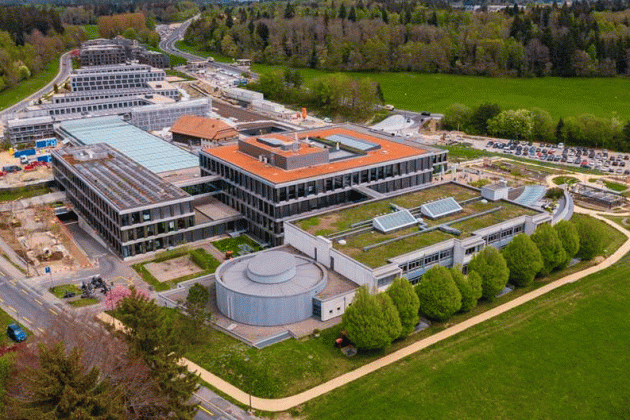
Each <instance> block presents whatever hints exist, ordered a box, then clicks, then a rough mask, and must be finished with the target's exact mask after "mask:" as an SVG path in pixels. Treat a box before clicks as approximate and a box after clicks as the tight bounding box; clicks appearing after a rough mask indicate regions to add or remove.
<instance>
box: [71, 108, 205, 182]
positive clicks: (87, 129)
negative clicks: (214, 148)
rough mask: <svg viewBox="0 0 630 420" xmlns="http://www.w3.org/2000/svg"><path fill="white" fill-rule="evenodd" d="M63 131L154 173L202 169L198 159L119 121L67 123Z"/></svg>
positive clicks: (76, 121)
mask: <svg viewBox="0 0 630 420" xmlns="http://www.w3.org/2000/svg"><path fill="white" fill-rule="evenodd" d="M60 126H61V128H62V129H63V131H65V132H66V133H68V134H69V135H70V136H72V137H73V138H74V139H75V140H76V141H77V142H79V143H81V144H84V145H92V144H98V143H106V144H109V145H110V146H112V147H113V148H114V149H116V150H118V151H119V152H121V153H123V154H125V155H126V156H128V157H129V158H131V159H132V160H134V161H135V162H137V163H139V164H140V165H142V166H144V167H146V168H147V169H149V170H150V171H152V172H154V173H160V172H168V171H176V170H180V169H185V168H192V167H198V166H199V158H198V157H197V156H195V155H193V154H191V153H188V152H186V151H185V150H182V149H180V148H179V147H177V146H174V145H172V144H170V143H168V142H166V141H164V140H162V139H160V138H158V137H155V136H153V135H151V134H149V133H147V132H146V131H143V130H141V129H139V128H137V127H135V126H133V125H131V124H129V123H126V122H124V121H123V120H122V119H121V118H120V117H111V116H110V117H100V118H89V119H82V120H73V121H64V122H62V123H61V124H60Z"/></svg>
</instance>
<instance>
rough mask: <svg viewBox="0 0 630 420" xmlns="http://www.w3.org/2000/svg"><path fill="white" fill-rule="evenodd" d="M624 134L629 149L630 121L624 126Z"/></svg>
mask: <svg viewBox="0 0 630 420" xmlns="http://www.w3.org/2000/svg"><path fill="white" fill-rule="evenodd" d="M622 134H623V141H624V142H626V147H628V145H630V121H628V122H627V123H626V124H625V125H624V126H623V131H622Z"/></svg>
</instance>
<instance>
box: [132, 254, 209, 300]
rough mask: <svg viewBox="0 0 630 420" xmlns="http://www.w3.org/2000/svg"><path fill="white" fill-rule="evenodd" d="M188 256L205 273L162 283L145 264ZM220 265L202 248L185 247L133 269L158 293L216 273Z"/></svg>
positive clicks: (138, 264)
mask: <svg viewBox="0 0 630 420" xmlns="http://www.w3.org/2000/svg"><path fill="white" fill-rule="evenodd" d="M186 254H188V255H190V258H191V259H192V261H193V262H194V263H195V264H196V265H197V266H199V267H200V268H202V269H203V271H201V272H199V273H195V274H191V275H188V276H183V277H178V278H175V279H171V280H168V281H163V282H161V281H159V280H158V279H156V278H155V276H153V274H151V272H149V270H147V268H146V267H145V264H148V263H152V262H163V261H166V260H170V259H173V258H179V257H182V256H184V255H186ZM220 264H221V263H220V262H219V261H218V260H217V259H216V258H214V257H213V256H212V255H210V254H208V253H207V252H206V251H205V250H204V249H202V248H197V249H189V248H185V247H184V248H178V249H174V250H171V251H165V252H163V253H161V254H160V255H158V256H157V257H156V258H154V259H153V260H151V261H146V262H142V263H137V264H134V265H133V266H132V268H133V269H134V270H136V272H137V273H138V274H140V276H142V279H143V280H144V281H146V282H147V283H149V284H150V285H152V286H153V287H154V288H155V290H157V291H158V292H161V291H164V290H168V289H172V288H173V287H175V286H176V285H177V283H180V282H182V281H186V280H191V279H194V278H197V277H201V276H205V275H207V274H211V273H214V271H215V270H216V269H217V267H218V266H219V265H220Z"/></svg>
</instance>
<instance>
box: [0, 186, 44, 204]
mask: <svg viewBox="0 0 630 420" xmlns="http://www.w3.org/2000/svg"><path fill="white" fill-rule="evenodd" d="M51 191H52V190H51V189H50V188H48V187H37V188H20V189H18V190H17V191H14V192H5V191H3V192H0V202H2V201H13V200H16V199H18V198H20V199H21V198H30V197H35V196H38V195H44V194H48V193H49V192H51Z"/></svg>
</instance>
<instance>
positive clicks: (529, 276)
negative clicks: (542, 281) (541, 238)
mask: <svg viewBox="0 0 630 420" xmlns="http://www.w3.org/2000/svg"><path fill="white" fill-rule="evenodd" d="M503 258H505V262H506V263H507V267H508V269H509V270H510V283H512V284H513V285H515V286H516V287H525V286H527V285H529V284H530V283H531V282H532V281H534V277H536V274H538V273H539V272H540V270H542V268H543V259H542V255H541V254H540V251H539V250H538V247H537V246H536V244H535V243H534V241H532V240H531V238H530V237H529V236H527V235H526V234H524V233H521V234H520V235H517V236H516V237H514V239H512V242H510V243H509V244H508V246H506V247H505V248H504V249H503Z"/></svg>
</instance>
